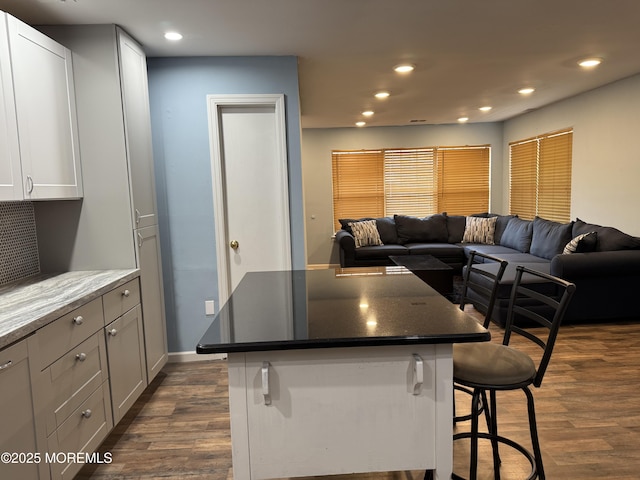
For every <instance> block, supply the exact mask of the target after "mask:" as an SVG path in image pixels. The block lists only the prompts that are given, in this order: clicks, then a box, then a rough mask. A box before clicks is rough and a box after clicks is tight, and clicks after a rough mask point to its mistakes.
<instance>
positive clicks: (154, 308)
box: [135, 225, 168, 381]
mask: <svg viewBox="0 0 640 480" xmlns="http://www.w3.org/2000/svg"><path fill="white" fill-rule="evenodd" d="M135 236H136V245H137V249H138V250H137V251H138V261H139V263H140V283H141V291H142V310H143V317H144V334H145V348H146V355H147V375H148V377H149V381H151V379H152V378H154V377H155V376H156V375H157V374H158V372H159V371H160V370H161V369H162V367H163V366H164V365H165V364H166V363H167V360H168V354H167V327H166V320H165V314H164V291H163V287H162V264H161V262H160V235H159V232H158V226H157V225H152V226H150V227H145V228H141V229H139V230H137V231H136V232H135Z"/></svg>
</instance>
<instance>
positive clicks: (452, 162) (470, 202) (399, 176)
mask: <svg viewBox="0 0 640 480" xmlns="http://www.w3.org/2000/svg"><path fill="white" fill-rule="evenodd" d="M489 160H490V147H489V146H488V145H483V146H473V147H425V148H397V149H382V150H357V151H333V152H332V174H333V215H334V226H335V228H336V229H339V228H340V223H339V222H338V219H340V218H362V217H371V218H375V217H383V216H391V215H394V214H399V215H413V216H418V217H424V216H426V215H431V214H433V213H436V212H442V211H446V212H447V213H449V214H452V215H458V214H460V215H463V214H470V213H474V212H484V211H487V210H488V208H489Z"/></svg>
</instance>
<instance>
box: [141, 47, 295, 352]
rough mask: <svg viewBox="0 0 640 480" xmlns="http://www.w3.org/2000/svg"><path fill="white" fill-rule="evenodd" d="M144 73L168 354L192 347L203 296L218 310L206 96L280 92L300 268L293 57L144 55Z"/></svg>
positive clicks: (204, 320)
mask: <svg viewBox="0 0 640 480" xmlns="http://www.w3.org/2000/svg"><path fill="white" fill-rule="evenodd" d="M148 72H149V95H150V103H151V121H152V133H153V152H154V160H155V167H156V188H157V195H158V214H159V225H160V237H161V246H162V267H163V276H164V287H165V297H166V302H165V303H166V306H167V330H168V342H169V351H170V352H192V351H194V350H195V346H196V344H197V342H198V341H199V340H200V338H201V336H202V334H203V333H204V331H205V330H206V328H207V327H208V326H209V325H210V323H211V320H212V317H206V316H205V314H204V302H205V300H208V299H213V300H215V302H216V306H217V307H216V311H217V310H218V309H219V307H220V305H219V301H218V285H217V278H218V277H217V276H218V272H217V261H216V253H215V232H214V214H213V212H214V210H213V191H212V181H211V167H210V155H209V152H210V150H209V127H208V117H207V104H206V96H207V95H208V94H249V93H269V94H273V93H283V94H284V95H285V101H286V114H287V119H286V121H287V153H288V157H289V158H288V160H289V164H288V169H289V172H288V173H289V184H290V186H289V196H290V217H291V245H292V264H293V266H294V268H304V266H305V253H304V226H303V222H304V217H303V213H302V172H301V160H300V113H299V111H300V107H299V98H298V67H297V59H296V58H295V57H188V58H149V59H148ZM249 220H250V219H249Z"/></svg>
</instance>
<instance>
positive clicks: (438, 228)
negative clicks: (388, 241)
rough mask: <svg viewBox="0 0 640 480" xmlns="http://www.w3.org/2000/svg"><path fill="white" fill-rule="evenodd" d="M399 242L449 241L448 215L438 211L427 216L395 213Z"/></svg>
mask: <svg viewBox="0 0 640 480" xmlns="http://www.w3.org/2000/svg"><path fill="white" fill-rule="evenodd" d="M393 218H394V220H395V222H396V230H397V231H398V240H399V243H400V244H401V245H402V244H405V243H418V242H424V243H429V242H433V243H447V240H448V238H449V232H448V230H447V217H446V216H444V215H442V214H440V213H437V214H435V215H431V216H429V217H425V218H417V217H410V216H407V215H394V217H393Z"/></svg>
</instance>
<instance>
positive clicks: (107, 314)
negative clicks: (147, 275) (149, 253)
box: [102, 278, 140, 324]
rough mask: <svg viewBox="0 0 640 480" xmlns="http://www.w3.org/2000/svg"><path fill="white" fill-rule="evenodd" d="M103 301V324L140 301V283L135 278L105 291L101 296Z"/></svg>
mask: <svg viewBox="0 0 640 480" xmlns="http://www.w3.org/2000/svg"><path fill="white" fill-rule="evenodd" d="M102 301H103V303H104V318H105V324H106V323H109V322H112V321H113V320H115V319H116V318H118V317H120V316H121V315H122V314H124V313H125V312H128V311H129V310H131V309H132V308H133V307H135V306H136V305H137V304H138V303H140V284H139V283H138V279H137V278H135V279H133V280H131V281H130V282H127V283H125V284H124V285H122V286H120V287H118V288H115V289H113V290H111V291H110V292H108V293H105V294H104V295H103V296H102Z"/></svg>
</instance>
